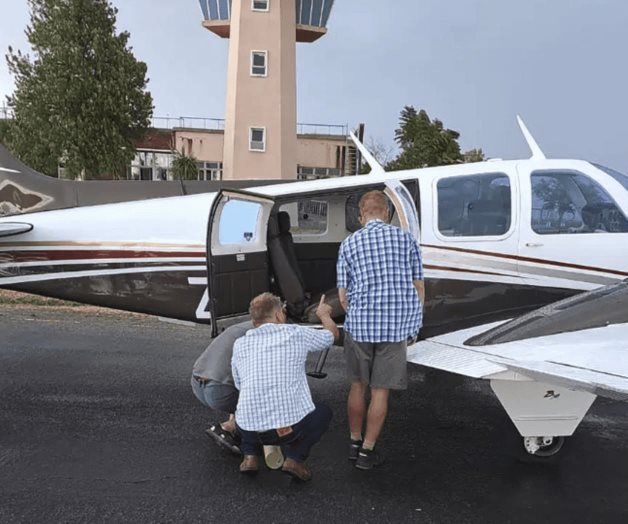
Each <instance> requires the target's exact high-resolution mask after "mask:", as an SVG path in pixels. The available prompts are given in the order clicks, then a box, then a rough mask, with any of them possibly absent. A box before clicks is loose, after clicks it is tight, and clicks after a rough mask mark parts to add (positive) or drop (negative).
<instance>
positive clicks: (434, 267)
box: [423, 264, 517, 277]
mask: <svg viewBox="0 0 628 524" xmlns="http://www.w3.org/2000/svg"><path fill="white" fill-rule="evenodd" d="M423 268H424V269H435V270H438V271H455V272H457V273H478V274H480V275H493V276H496V277H512V276H514V277H516V276H517V275H509V274H507V273H491V272H490V271H480V270H477V269H463V268H461V267H446V266H433V265H431V264H425V265H424V266H423Z"/></svg>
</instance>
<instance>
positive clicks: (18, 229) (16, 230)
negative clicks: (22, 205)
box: [0, 222, 33, 237]
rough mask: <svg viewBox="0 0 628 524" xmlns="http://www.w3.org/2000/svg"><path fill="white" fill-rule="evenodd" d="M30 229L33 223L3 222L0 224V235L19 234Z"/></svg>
mask: <svg viewBox="0 0 628 524" xmlns="http://www.w3.org/2000/svg"><path fill="white" fill-rule="evenodd" d="M31 229H33V225H32V224H27V223H25V222H3V223H1V224H0V237H8V236H11V235H20V234H21V233H27V232H28V231H30V230H31Z"/></svg>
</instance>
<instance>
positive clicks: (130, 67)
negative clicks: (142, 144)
mask: <svg viewBox="0 0 628 524" xmlns="http://www.w3.org/2000/svg"><path fill="white" fill-rule="evenodd" d="M28 2H29V7H30V12H31V21H30V25H29V26H28V27H27V30H26V34H27V37H28V41H29V42H30V45H31V47H32V52H33V56H32V58H31V56H29V55H28V54H23V53H22V52H20V51H17V52H14V51H13V49H12V48H11V47H9V53H8V54H7V55H6V58H7V63H8V65H9V70H10V71H11V73H12V74H13V76H14V77H15V86H16V88H15V92H14V93H13V95H12V96H10V97H8V102H9V105H10V106H11V107H12V108H13V110H14V112H15V120H14V125H13V129H12V133H11V144H10V145H11V148H12V150H13V151H14V152H15V153H16V154H17V155H18V156H19V157H20V158H21V160H22V161H24V162H26V163H28V164H30V165H32V166H33V167H34V168H35V169H38V170H40V171H43V172H45V173H48V174H51V173H54V172H56V166H57V163H58V161H59V160H61V161H63V163H64V164H65V172H66V174H67V175H68V176H69V177H71V178H75V177H77V176H79V175H80V174H81V173H83V174H84V175H85V177H86V178H93V177H95V176H96V175H100V174H103V173H108V174H111V175H113V176H115V177H117V176H122V175H123V174H124V172H125V168H126V166H127V165H128V164H129V162H130V161H131V159H132V158H133V155H134V151H135V149H134V146H133V140H134V139H136V138H138V137H140V136H141V135H142V134H143V133H144V132H145V130H146V129H147V128H148V125H149V120H150V117H151V115H152V110H153V102H152V97H151V94H150V93H149V92H148V91H147V90H146V85H147V82H148V80H147V78H146V64H145V63H143V62H139V61H138V60H136V59H135V57H134V56H133V53H132V51H131V48H130V47H129V46H128V42H129V33H127V32H122V33H117V31H116V15H117V9H115V8H114V7H112V6H111V4H110V2H109V0H28Z"/></svg>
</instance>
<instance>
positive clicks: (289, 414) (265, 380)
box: [231, 324, 334, 431]
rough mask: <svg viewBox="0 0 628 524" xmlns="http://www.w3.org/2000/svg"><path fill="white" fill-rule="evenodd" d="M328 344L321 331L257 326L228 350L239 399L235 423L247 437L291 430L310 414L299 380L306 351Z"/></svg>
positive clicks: (308, 398)
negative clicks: (280, 430)
mask: <svg viewBox="0 0 628 524" xmlns="http://www.w3.org/2000/svg"><path fill="white" fill-rule="evenodd" d="M333 343H334V336H333V335H332V334H331V333H330V332H329V331H327V330H326V329H322V330H316V329H310V328H305V327H301V326H297V325H294V324H263V325H261V326H260V327H258V328H256V329H252V330H250V331H248V332H247V334H246V335H245V336H243V337H241V338H239V339H238V340H237V341H236V343H235V345H234V346H233V359H232V360H231V368H232V371H233V380H234V382H235V386H236V388H238V389H239V390H240V398H239V400H238V407H237V409H236V414H235V417H236V422H237V423H238V425H239V426H240V427H241V428H242V429H246V430H249V431H268V430H269V429H277V428H284V427H286V426H291V425H292V424H296V423H297V422H299V421H300V420H301V419H302V418H303V417H305V416H306V415H307V414H308V413H311V412H312V411H314V403H313V402H312V395H311V394H310V387H309V385H308V383H307V377H306V375H305V360H306V358H307V354H308V352H310V351H322V350H324V349H327V348H328V347H329V346H331V345H332V344H333Z"/></svg>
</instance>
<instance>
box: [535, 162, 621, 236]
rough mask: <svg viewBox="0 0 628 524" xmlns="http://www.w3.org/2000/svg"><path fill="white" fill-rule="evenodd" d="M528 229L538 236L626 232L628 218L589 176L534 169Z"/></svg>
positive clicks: (571, 172)
mask: <svg viewBox="0 0 628 524" xmlns="http://www.w3.org/2000/svg"><path fill="white" fill-rule="evenodd" d="M532 230H533V231H534V232H536V233H538V234H539V235H556V234H573V233H576V234H577V233H628V220H626V216H625V215H624V213H623V212H622V210H621V209H620V208H619V207H618V206H617V204H616V203H615V201H614V200H613V198H612V197H611V196H610V195H609V194H608V192H607V191H606V190H605V189H604V188H603V187H602V186H601V185H600V184H598V183H597V182H596V181H595V180H593V179H592V178H589V177H588V176H586V175H583V174H582V173H578V172H573V171H569V172H564V171H563V172H560V171H537V172H534V173H532Z"/></svg>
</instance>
